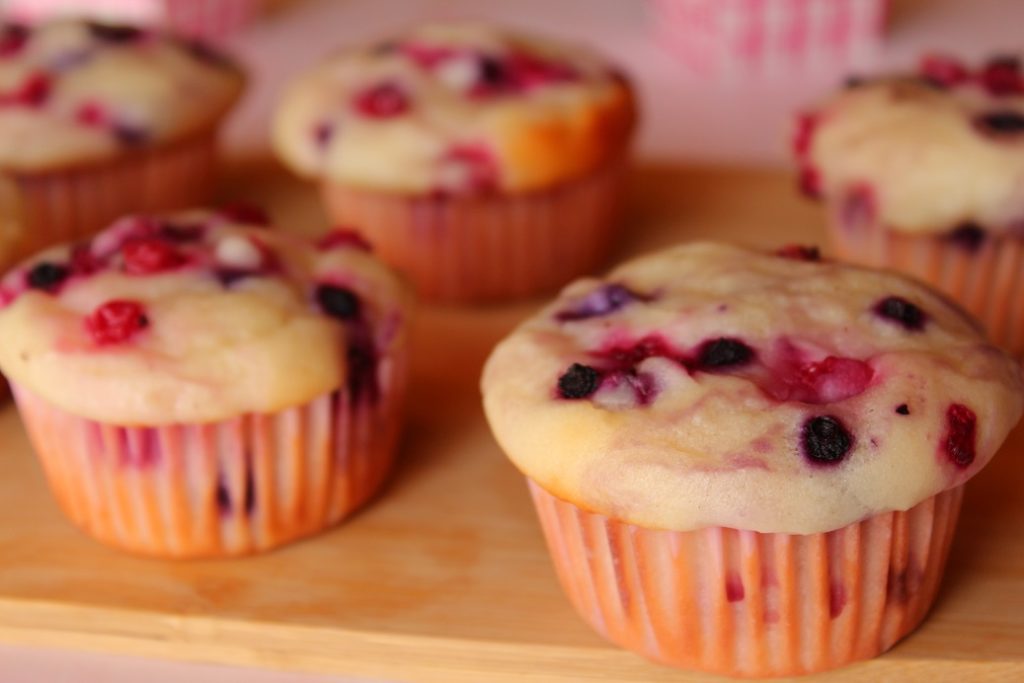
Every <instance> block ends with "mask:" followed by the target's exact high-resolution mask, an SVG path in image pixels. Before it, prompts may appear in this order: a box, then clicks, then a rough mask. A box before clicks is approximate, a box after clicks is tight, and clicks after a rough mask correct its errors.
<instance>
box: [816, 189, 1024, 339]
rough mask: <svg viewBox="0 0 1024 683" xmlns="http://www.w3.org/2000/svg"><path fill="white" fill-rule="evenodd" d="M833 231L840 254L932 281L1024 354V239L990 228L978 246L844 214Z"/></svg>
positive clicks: (831, 226)
mask: <svg viewBox="0 0 1024 683" xmlns="http://www.w3.org/2000/svg"><path fill="white" fill-rule="evenodd" d="M833 211H836V212H839V211H841V208H838V207H837V208H835V209H833ZM828 233H829V239H830V241H831V244H832V247H833V250H834V251H835V254H836V256H837V257H838V258H840V259H842V260H844V261H850V262H852V263H859V264H863V265H866V266H872V267H876V268H890V269H893V270H899V271H902V272H904V273H907V274H909V275H913V276H914V277H916V278H918V279H920V280H923V281H924V282H927V283H928V284H930V285H932V286H933V287H935V288H936V289H938V290H940V291H942V292H944V293H945V294H947V295H948V296H949V297H951V298H952V299H954V300H955V301H957V302H958V303H959V304H960V305H961V306H963V307H964V308H965V309H966V310H967V312H968V313H970V314H972V315H973V316H974V317H976V318H977V319H978V320H979V321H980V322H981V324H982V325H984V327H985V329H986V330H987V331H988V335H989V338H990V339H992V341H993V342H994V343H996V344H998V345H999V346H1002V347H1003V348H1005V349H1006V350H1007V351H1009V352H1010V353H1013V354H1015V355H1018V356H1020V355H1024V238H1022V237H1019V236H1013V235H1000V234H999V233H996V232H988V233H986V235H985V238H984V240H982V241H981V242H980V243H979V244H978V245H977V246H976V247H974V246H966V245H963V244H958V243H956V242H953V241H951V240H949V239H947V238H945V237H942V236H935V235H913V234H905V233H901V232H898V231H896V230H889V229H886V228H885V227H883V226H881V225H876V224H871V225H858V226H855V227H851V226H847V225H844V224H843V221H842V219H841V217H840V216H839V215H834V216H833V217H832V219H831V220H830V224H829V228H828Z"/></svg>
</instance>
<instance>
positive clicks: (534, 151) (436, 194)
mask: <svg viewBox="0 0 1024 683" xmlns="http://www.w3.org/2000/svg"><path fill="white" fill-rule="evenodd" d="M634 118H635V113H634V99H633V94H632V91H631V89H630V87H629V85H628V84H627V83H626V81H625V79H624V78H623V76H622V75H621V73H620V72H619V71H617V70H616V69H614V68H613V67H611V66H609V65H608V64H607V63H606V62H605V61H603V60H602V59H600V58H599V57H597V56H595V55H593V54H591V53H590V52H587V51H585V50H582V49H580V48H578V47H570V46H564V45H561V44H557V43H552V42H548V41H546V40H542V39H539V38H535V37H532V36H522V35H518V34H514V33H509V32H506V31H504V30H501V29H497V28H493V27H488V26H483V25H478V24H431V25H426V26H422V27H420V28H416V29H413V30H411V31H409V32H408V33H405V34H404V35H401V36H399V37H396V38H394V39H391V40H387V41H385V42H382V43H377V44H374V45H369V46H367V47H363V48H359V49H354V50H349V51H346V52H342V53H339V54H337V55H336V56H334V57H332V58H330V59H328V60H327V61H326V62H324V63H323V64H321V65H319V66H318V67H316V68H314V69H313V70H312V71H310V72H308V73H306V74H305V75H303V76H302V77H301V78H299V79H298V80H297V81H296V82H295V83H294V84H293V85H292V87H291V88H290V89H289V91H288V92H287V93H286V95H285V97H284V99H283V102H282V103H281V105H280V107H279V108H278V111H277V114H276V117H275V120H274V125H273V143H274V147H275V149H276V150H277V153H278V155H279V156H280V157H281V158H282V159H283V160H284V162H285V163H286V164H287V165H288V166H290V167H291V168H292V169H293V170H295V171H296V172H298V173H300V174H302V175H305V176H308V177H311V178H314V179H315V180H317V181H318V182H319V183H320V186H321V189H322V194H323V198H324V201H325V203H326V206H327V210H328V212H329V214H330V215H331V218H332V219H333V220H334V221H335V222H336V223H338V224H341V225H346V226H352V227H354V228H356V229H358V230H360V231H362V233H363V234H364V235H365V236H366V237H367V238H368V239H369V241H370V242H371V243H372V244H373V246H374V248H375V249H376V250H377V251H378V252H379V253H380V255H381V257H382V258H383V259H384V260H386V261H388V262H390V263H392V264H393V265H394V266H396V267H397V268H398V269H399V270H401V271H404V272H405V273H406V274H407V275H408V276H409V277H410V279H411V280H412V281H413V282H414V283H415V285H416V287H417V289H418V290H419V292H420V294H421V295H422V296H423V297H425V298H428V299H433V300H439V301H457V302H477V301H484V300H496V299H503V298H512V297H519V296H524V295H528V294H532V293H536V292H539V291H543V290H546V289H552V288H555V287H557V286H561V285H563V284H565V283H566V282H568V281H569V280H571V279H572V278H573V277H576V276H579V275H582V274H584V273H587V272H589V271H591V270H592V269H594V268H596V267H598V266H600V265H601V263H602V261H603V260H604V259H605V257H606V256H607V254H608V251H609V248H610V246H611V243H612V239H613V232H614V228H615V224H616V219H617V216H618V213H619V211H618V210H619V205H620V200H621V190H622V170H623V163H624V161H625V155H626V152H627V144H628V142H629V139H630V135H631V132H632V130H633V125H634Z"/></svg>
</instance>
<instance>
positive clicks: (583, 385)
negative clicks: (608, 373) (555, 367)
mask: <svg viewBox="0 0 1024 683" xmlns="http://www.w3.org/2000/svg"><path fill="white" fill-rule="evenodd" d="M600 384H601V373H599V372H598V371H597V370H595V369H594V368H592V367H590V366H589V365H583V364H582V363H573V364H572V365H570V366H569V369H568V370H566V371H565V373H564V374H563V375H562V376H561V377H559V378H558V395H559V396H561V397H562V398H570V399H577V398H586V397H588V396H590V395H591V394H593V393H594V392H595V391H597V387H598V385H600Z"/></svg>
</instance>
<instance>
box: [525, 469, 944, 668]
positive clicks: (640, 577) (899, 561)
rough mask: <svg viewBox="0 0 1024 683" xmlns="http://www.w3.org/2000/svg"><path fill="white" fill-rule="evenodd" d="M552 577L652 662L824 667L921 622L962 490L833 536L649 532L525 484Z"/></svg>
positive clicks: (891, 640) (871, 652)
mask: <svg viewBox="0 0 1024 683" xmlns="http://www.w3.org/2000/svg"><path fill="white" fill-rule="evenodd" d="M529 486H530V491H531V493H532V495H533V500H534V504H535V505H536V508H537V512H538V515H539V516H540V522H541V526H542V528H543V530H544V535H545V537H546V539H547V543H548V547H549V549H550V551H551V555H552V558H553V560H554V564H555V569H556V572H557V574H558V578H559V580H560V582H561V584H562V587H563V588H564V590H565V592H566V594H567V595H568V596H569V599H570V600H571V601H572V604H573V605H574V606H575V608H576V610H577V611H578V612H579V613H580V615H581V616H582V617H583V618H584V620H586V621H587V623H589V624H590V626H591V627H593V628H594V629H595V630H596V631H597V632H598V633H600V634H601V635H602V636H604V637H605V638H608V639H609V640H611V641H612V642H614V643H616V644H618V645H620V646H622V647H624V648H627V649H629V650H633V651H634V652H637V653H639V654H642V655H644V656H646V657H649V658H650V659H653V660H655V661H659V662H662V663H664V664H669V665H673V666H678V667H683V668H688V669H699V670H703V671H708V672H714V673H719V674H726V675H731V676H783V675H796V674H806V673H812V672H816V671H824V670H827V669H833V668H836V667H840V666H843V665H845V664H848V663H850V662H854V661H858V660H862V659H868V658H871V657H874V656H876V655H878V654H880V653H882V652H884V651H886V650H887V649H889V648H890V647H892V646H893V645H894V644H895V643H896V642H897V641H899V640H900V639H901V638H903V637H904V636H906V635H907V634H908V633H910V632H911V631H912V630H913V629H914V628H915V627H916V626H917V625H918V624H919V623H920V622H921V621H922V619H924V617H925V614H926V613H927V611H928V609H929V607H930V606H931V604H932V602H933V600H934V598H935V594H936V592H937V591H938V587H939V582H940V579H941V577H942V573H943V569H944V566H945V563H946V557H947V555H948V554H949V546H950V543H951V541H952V538H953V534H954V531H955V527H956V521H957V517H958V513H959V509H960V502H961V499H962V497H963V487H957V488H954V489H950V490H948V491H944V492H942V493H939V494H938V495H936V496H933V497H931V498H928V499H926V500H924V501H923V502H921V503H919V504H918V505H916V506H915V507H913V508H911V509H910V510H908V511H906V512H887V513H883V514H879V515H875V516H873V517H869V518H867V519H865V520H863V521H861V522H856V523H854V524H850V525H849V526H846V527H843V528H840V529H837V530H835V531H830V532H828V533H819V534H809V535H792V534H781V533H775V534H772V533H757V532H754V531H742V530H737V529H727V528H722V527H710V528H705V529H698V530H695V531H665V530H658V529H647V528H643V527H639V526H635V525H632V524H628V523H625V522H620V521H617V520H615V519H611V518H608V517H605V516H603V515H599V514H594V513H591V512H586V511H584V510H582V509H581V508H578V507H576V506H575V505H573V504H571V503H568V502H566V501H564V500H561V499H559V498H556V497H555V496H553V495H552V494H550V493H548V492H547V491H545V490H544V489H543V488H541V487H540V486H539V485H537V484H536V483H534V482H532V481H530V482H529Z"/></svg>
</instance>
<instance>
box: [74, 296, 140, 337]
mask: <svg viewBox="0 0 1024 683" xmlns="http://www.w3.org/2000/svg"><path fill="white" fill-rule="evenodd" d="M148 326H149V319H148V318H147V317H146V310H145V309H144V308H143V306H142V304H140V303H139V302H138V301H125V300H114V301H108V302H107V303H105V304H103V305H102V306H100V307H99V308H97V309H96V310H95V311H93V312H92V313H90V314H89V315H88V316H86V318H85V329H86V330H87V331H88V332H89V334H90V335H91V336H92V338H93V341H95V342H96V343H97V344H99V345H101V346H104V345H107V344H120V343H122V342H125V341H128V340H129V339H131V338H132V337H133V336H134V335H135V334H137V333H138V332H140V331H142V330H144V329H145V328H146V327H148Z"/></svg>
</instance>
